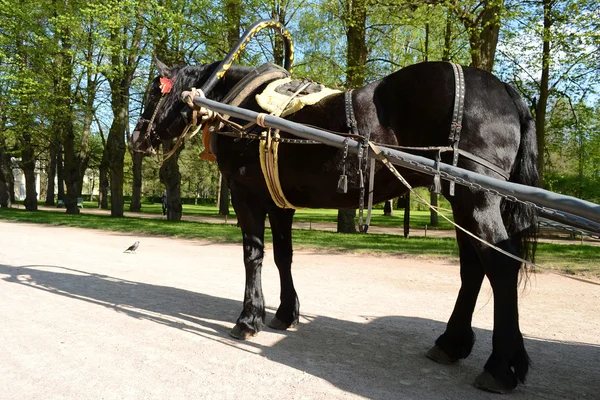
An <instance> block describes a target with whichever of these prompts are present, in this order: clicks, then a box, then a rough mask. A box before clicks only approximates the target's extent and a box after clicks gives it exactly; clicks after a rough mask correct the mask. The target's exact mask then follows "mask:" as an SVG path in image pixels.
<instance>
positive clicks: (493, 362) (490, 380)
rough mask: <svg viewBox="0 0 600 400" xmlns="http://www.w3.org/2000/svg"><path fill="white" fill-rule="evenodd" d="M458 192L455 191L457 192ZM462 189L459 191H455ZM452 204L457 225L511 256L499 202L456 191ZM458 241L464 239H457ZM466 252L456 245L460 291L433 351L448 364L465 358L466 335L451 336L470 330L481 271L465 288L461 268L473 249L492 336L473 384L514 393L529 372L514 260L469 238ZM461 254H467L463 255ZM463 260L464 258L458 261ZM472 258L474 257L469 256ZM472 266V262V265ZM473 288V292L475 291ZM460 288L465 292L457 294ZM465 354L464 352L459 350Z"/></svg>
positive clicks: (474, 274)
mask: <svg viewBox="0 0 600 400" xmlns="http://www.w3.org/2000/svg"><path fill="white" fill-rule="evenodd" d="M457 189H458V188H457ZM463 191H467V189H462V190H461V192H463ZM462 194H463V196H460V197H459V196H458V190H457V198H458V199H454V200H455V201H453V210H454V217H455V220H456V221H457V223H458V224H460V225H462V226H463V227H465V228H466V229H467V230H469V231H471V232H472V233H474V234H475V235H476V236H478V237H480V238H482V239H484V240H486V241H487V242H489V243H491V244H494V245H495V246H497V247H499V248H501V249H503V250H505V251H507V252H509V253H511V254H515V253H516V251H515V249H514V247H513V245H512V244H511V242H510V240H509V237H508V234H507V232H506V229H505V227H504V223H503V221H502V217H501V214H500V198H498V197H497V196H493V195H490V194H484V193H469V192H467V193H464V192H463V193H462ZM460 237H461V238H462V239H461V240H462V241H463V242H464V236H462V235H461V236H460ZM469 241H470V243H471V250H469V248H467V247H465V246H464V244H462V245H461V247H460V248H461V254H460V255H461V278H463V287H462V288H461V292H460V293H459V298H458V301H457V303H456V307H455V310H454V312H453V314H452V318H451V319H450V322H449V323H448V328H447V330H446V332H445V333H444V334H443V335H442V336H441V337H440V338H439V339H438V341H437V342H436V345H437V346H436V347H438V349H440V350H441V351H443V352H444V353H445V354H446V355H447V357H448V359H449V360H450V361H455V360H456V359H458V358H462V357H461V355H462V356H466V355H468V352H469V351H470V346H469V347H465V344H466V343H468V342H469V341H471V342H472V340H473V336H472V332H469V333H470V335H467V336H464V337H460V335H457V334H456V332H461V331H462V332H463V334H466V332H467V329H466V326H467V321H468V325H469V331H470V319H471V315H472V313H473V309H474V305H475V304H474V301H475V299H476V296H477V293H476V291H477V292H478V291H479V285H480V284H481V279H482V272H481V270H478V271H474V270H471V272H470V274H471V275H470V282H471V283H470V286H471V289H470V290H469V289H468V286H469V283H467V284H466V285H465V279H464V276H463V275H464V274H465V272H467V271H466V270H465V269H463V266H467V265H470V263H468V262H467V261H468V260H469V259H470V258H473V252H472V250H473V249H474V251H475V253H476V254H477V256H478V258H479V260H480V263H479V265H481V266H482V267H483V271H484V272H485V275H486V276H487V277H488V279H489V281H490V284H491V286H492V291H493V293H494V332H493V337H492V345H493V346H492V347H493V349H492V354H491V355H490V357H489V359H488V361H487V363H486V364H485V366H484V372H483V373H482V374H481V375H479V376H478V377H477V379H476V380H475V385H476V386H477V387H479V388H481V389H484V390H488V391H493V392H499V393H504V392H508V391H510V390H512V389H514V388H515V387H516V386H517V384H518V383H519V382H523V381H524V380H525V376H526V374H527V371H528V368H529V358H528V356H527V352H526V351H525V346H524V343H523V336H522V334H521V332H520V330H519V321H518V302H517V284H518V274H519V267H520V262H518V261H516V260H513V259H512V258H509V257H508V256H505V255H503V254H501V253H498V252H497V251H496V250H494V249H492V248H490V247H488V246H487V245H485V244H483V243H481V242H479V241H478V240H476V239H469ZM464 250H468V251H467V252H466V253H463V251H464ZM463 256H467V259H466V260H464V261H463ZM473 260H474V258H473ZM473 265H475V264H473ZM475 287H476V288H477V290H476V291H475ZM463 289H465V291H464V294H463ZM466 349H468V351H467V352H466V354H465V350H466Z"/></svg>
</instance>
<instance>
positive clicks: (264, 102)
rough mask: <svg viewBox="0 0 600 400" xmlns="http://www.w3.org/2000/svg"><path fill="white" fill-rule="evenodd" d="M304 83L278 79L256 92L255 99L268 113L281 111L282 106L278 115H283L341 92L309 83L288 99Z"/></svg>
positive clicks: (289, 79)
mask: <svg viewBox="0 0 600 400" xmlns="http://www.w3.org/2000/svg"><path fill="white" fill-rule="evenodd" d="M305 83H306V81H301V80H296V79H294V80H292V78H283V79H278V80H276V81H273V82H271V83H269V84H268V85H267V87H266V88H265V90H264V91H263V92H262V93H260V94H257V95H256V101H257V103H258V105H259V106H260V107H261V108H262V109H263V110H265V111H266V112H268V113H273V112H275V111H281V108H282V107H283V111H282V112H281V113H280V114H279V115H280V116H281V117H285V116H286V115H290V114H293V113H295V112H297V111H300V110H301V109H302V108H304V106H311V105H313V104H316V103H318V102H319V101H320V100H321V99H323V98H325V97H327V96H330V95H332V94H335V93H341V90H337V89H330V88H327V87H325V85H322V84H320V83H311V84H310V85H309V86H308V87H307V88H306V89H304V90H303V91H301V92H300V93H298V94H297V95H296V97H294V98H293V99H292V100H291V101H290V97H291V96H292V95H293V94H294V93H295V92H296V90H298V89H299V88H300V87H301V86H302V85H304V84H305ZM286 103H287V104H286ZM276 114H277V113H276Z"/></svg>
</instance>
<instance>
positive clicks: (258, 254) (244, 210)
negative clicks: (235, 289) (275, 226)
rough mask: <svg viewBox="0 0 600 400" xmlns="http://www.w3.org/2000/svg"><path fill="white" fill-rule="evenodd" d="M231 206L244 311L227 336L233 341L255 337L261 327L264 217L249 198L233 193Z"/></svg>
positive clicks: (263, 308) (262, 209) (259, 207)
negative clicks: (240, 251)
mask: <svg viewBox="0 0 600 400" xmlns="http://www.w3.org/2000/svg"><path fill="white" fill-rule="evenodd" d="M231 199H232V203H233V207H234V209H235V212H236V214H237V217H238V222H239V225H240V228H241V229H242V237H243V246H244V267H245V269H246V285H245V289H244V308H243V310H242V313H241V314H240V316H239V318H238V319H237V322H236V324H235V326H234V327H233V329H232V330H231V332H230V335H231V336H233V337H234V338H236V339H242V340H244V339H248V338H249V337H251V336H255V335H256V334H257V333H258V332H259V331H260V330H261V329H262V328H263V326H264V322H265V300H264V298H263V293H262V285H261V268H262V262H263V256H264V248H265V246H264V237H265V217H266V211H265V209H264V208H263V207H261V206H259V205H257V204H254V203H253V202H252V199H251V198H250V197H249V196H243V194H241V193H233V191H232V196H231Z"/></svg>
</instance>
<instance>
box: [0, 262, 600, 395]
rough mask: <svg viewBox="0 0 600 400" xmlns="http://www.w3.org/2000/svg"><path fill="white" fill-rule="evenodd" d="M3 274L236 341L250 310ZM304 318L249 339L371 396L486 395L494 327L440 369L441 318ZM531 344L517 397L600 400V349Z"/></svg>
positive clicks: (98, 282)
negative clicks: (231, 335)
mask: <svg viewBox="0 0 600 400" xmlns="http://www.w3.org/2000/svg"><path fill="white" fill-rule="evenodd" d="M0 278H1V279H2V280H4V281H5V282H8V283H13V284H18V285H25V286H28V287H30V288H32V289H36V290H44V291H47V292H49V293H54V294H56V295H60V296H66V297H69V298H72V299H77V300H81V301H85V302H90V303H93V304H96V305H98V306H102V307H108V308H111V309H114V310H115V311H116V312H119V313H124V314H126V315H129V316H131V317H133V318H139V319H146V320H150V321H153V322H156V323H159V324H163V325H166V326H169V327H171V328H175V329H181V330H185V331H187V332H191V333H194V334H198V335H201V336H203V337H206V338H210V339H212V340H216V341H219V342H221V343H224V344H230V345H232V346H236V342H234V341H229V340H228V328H226V327H225V326H224V325H227V324H232V323H233V322H234V321H235V319H236V317H237V315H238V313H239V312H240V311H241V308H242V303H241V302H240V301H235V300H231V299H226V298H221V297H216V296H211V295H207V294H203V293H196V292H192V291H188V290H183V289H178V288H172V287H167V286H159V285H151V284H146V283H140V282H133V281H127V280H123V279H119V278H115V277H111V276H107V275H101V274H93V273H88V272H85V271H78V270H72V269H67V268H63V267H57V266H43V265H30V266H10V265H2V264H0ZM271 316H272V315H270V316H268V318H270V317H271ZM207 320H213V321H223V322H224V323H225V324H219V323H214V322H210V321H207ZM304 320H305V321H308V323H306V322H305V323H303V324H301V325H300V326H299V329H298V330H297V331H294V332H285V333H283V334H284V339H283V340H281V341H279V342H277V343H276V344H275V345H273V346H262V345H260V344H258V343H256V342H252V341H248V342H244V345H245V346H254V347H256V348H258V349H259V350H260V353H261V355H263V356H264V357H267V358H268V359H270V360H272V361H274V362H277V363H281V364H284V365H287V366H290V367H293V368H296V369H298V370H301V371H305V372H306V373H308V374H311V375H314V376H317V377H319V378H322V379H325V380H327V381H328V382H330V383H331V384H333V385H335V386H337V387H339V388H340V389H342V390H344V391H347V392H351V393H355V394H358V395H361V396H364V397H367V398H372V399H387V398H399V397H402V398H413V397H414V398H440V399H442V398H457V396H461V397H462V396H464V395H465V394H466V395H469V393H470V394H471V395H472V396H476V397H477V398H487V397H488V395H487V394H486V393H483V392H479V391H477V390H476V389H474V388H472V387H471V386H470V384H471V382H472V380H473V378H474V377H475V376H476V375H477V374H478V373H479V372H480V370H481V367H482V366H483V364H484V363H485V360H486V358H487V356H488V354H489V351H490V350H491V332H490V331H489V330H483V329H476V335H477V337H478V342H477V344H476V346H475V348H474V350H473V354H472V355H471V356H470V357H469V359H467V360H464V361H462V362H461V363H460V364H459V365H457V366H442V365H438V364H435V363H434V362H432V361H430V360H428V359H426V358H425V357H424V353H425V351H426V350H427V348H428V347H429V346H430V345H431V344H432V343H433V342H434V340H435V338H436V337H437V336H438V335H439V334H440V333H441V332H443V329H444V326H445V324H444V323H442V322H439V321H434V320H429V319H422V318H414V317H404V316H389V317H379V318H372V317H369V316H364V320H365V322H364V323H358V322H351V321H344V320H338V319H333V318H329V317H326V316H304ZM526 347H527V349H528V351H529V354H530V356H531V358H532V359H533V360H534V365H533V369H532V371H531V373H530V380H529V382H528V384H526V385H524V386H523V387H521V388H520V389H519V390H518V391H516V392H515V393H514V394H513V396H515V397H516V398H577V399H581V398H590V399H591V398H596V396H597V395H598V393H599V392H600V379H599V378H600V376H599V375H600V372H599V371H600V347H598V346H597V345H593V344H586V343H562V342H552V341H548V340H546V339H540V340H537V339H532V338H529V339H526ZM241 351H243V349H241V348H240V352H241ZM424 393H428V394H431V395H428V394H426V395H424ZM490 396H492V395H490ZM492 397H493V396H492Z"/></svg>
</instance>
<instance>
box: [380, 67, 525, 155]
mask: <svg viewBox="0 0 600 400" xmlns="http://www.w3.org/2000/svg"><path fill="white" fill-rule="evenodd" d="M462 68H463V72H464V82H465V95H464V114H463V117H462V120H461V121H459V122H461V123H462V134H461V138H460V143H459V147H460V148H461V149H462V150H465V151H470V152H473V153H474V154H477V155H479V156H482V157H486V158H487V157H489V159H490V161H491V162H494V163H496V164H497V165H506V164H508V165H511V164H512V162H513V160H512V158H514V155H515V153H516V149H517V148H518V145H519V138H520V122H519V111H518V108H517V107H516V106H515V103H514V101H513V99H512V98H511V96H510V95H509V93H508V92H507V90H506V85H505V84H504V83H503V82H502V81H500V80H499V79H498V78H497V77H496V76H494V75H493V74H491V73H489V72H487V71H483V70H481V69H478V68H472V67H462ZM455 86H456V84H455V78H454V72H453V70H452V66H451V65H450V64H449V63H446V62H426V63H420V64H415V65H411V66H409V67H406V68H403V69H401V70H399V71H397V72H395V73H393V74H391V75H389V76H387V77H385V78H383V79H382V80H381V82H380V83H379V84H378V85H377V88H376V89H375V91H374V96H373V102H374V103H375V105H376V107H377V115H378V119H379V122H380V123H381V124H382V125H383V126H384V127H385V128H387V129H391V130H393V131H394V132H395V133H396V136H397V138H398V142H399V144H401V145H404V146H445V145H448V144H450V141H449V136H450V129H451V125H452V119H453V108H454V102H455ZM507 148H508V149H510V151H509V152H508V153H510V155H508V153H507V152H506V151H504V150H503V149H507Z"/></svg>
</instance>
